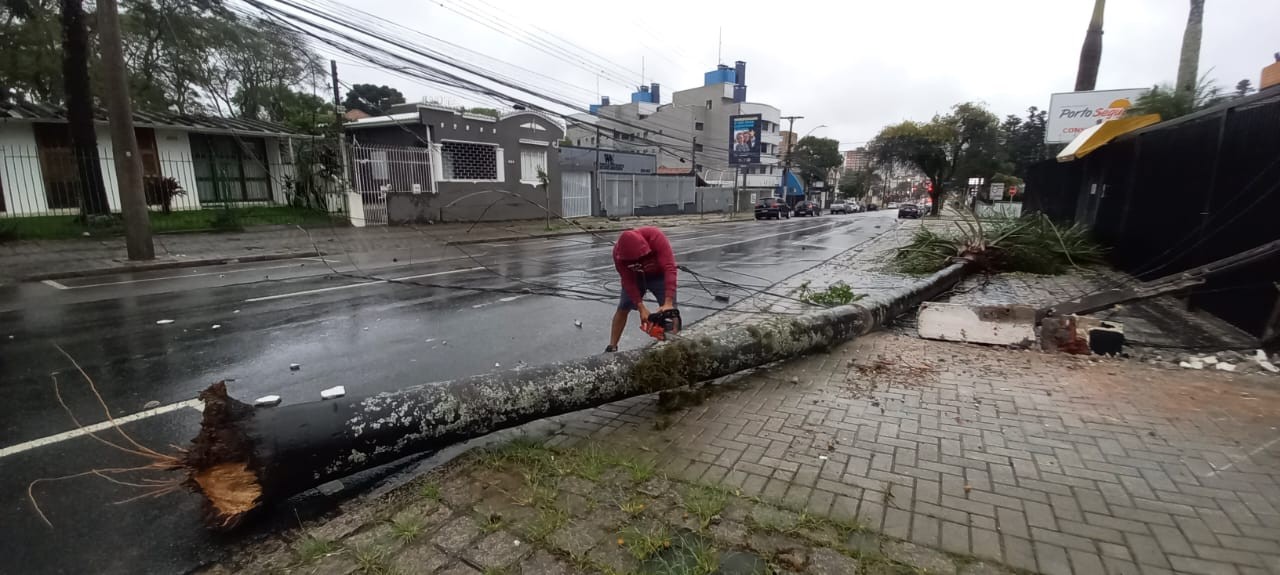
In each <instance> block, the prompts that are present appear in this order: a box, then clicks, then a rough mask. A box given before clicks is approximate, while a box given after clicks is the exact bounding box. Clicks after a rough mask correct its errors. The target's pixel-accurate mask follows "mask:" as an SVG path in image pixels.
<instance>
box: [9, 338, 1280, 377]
mask: <svg viewBox="0 0 1280 575" xmlns="http://www.w3.org/2000/svg"><path fill="white" fill-rule="evenodd" d="M9 339H13V336H9ZM1253 361H1254V362H1256V363H1257V364H1258V365H1259V366H1261V367H1262V369H1265V370H1267V371H1269V372H1271V373H1280V367H1276V366H1275V364H1273V363H1271V362H1270V361H1267V352H1265V351H1262V350H1260V349H1259V350H1256V351H1254V352H1253Z"/></svg>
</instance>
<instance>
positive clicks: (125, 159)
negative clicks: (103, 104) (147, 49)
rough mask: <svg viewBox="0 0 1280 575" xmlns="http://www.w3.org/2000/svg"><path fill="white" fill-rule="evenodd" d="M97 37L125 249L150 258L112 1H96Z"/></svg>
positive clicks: (116, 12) (116, 11)
mask: <svg viewBox="0 0 1280 575" xmlns="http://www.w3.org/2000/svg"><path fill="white" fill-rule="evenodd" d="M98 35H99V39H100V41H101V42H102V68H103V75H104V76H105V81H106V84H105V91H106V94H105V95H106V99H107V113H108V124H109V127H110V129H111V147H112V148H113V149H114V150H115V154H114V155H115V164H116V186H117V187H118V188H119V189H120V212H121V214H123V215H124V244H125V248H126V250H127V252H128V254H129V259H131V260H149V259H154V258H155V257H156V250H155V246H154V245H153V244H152V243H151V219H150V216H149V215H148V214H147V198H146V196H145V195H144V193H143V190H142V156H141V155H139V153H138V136H137V135H136V134H134V132H133V106H132V105H131V104H130V102H129V80H128V77H127V76H126V74H125V67H124V49H123V48H122V47H121V44H120V13H119V8H118V7H117V6H116V0H98Z"/></svg>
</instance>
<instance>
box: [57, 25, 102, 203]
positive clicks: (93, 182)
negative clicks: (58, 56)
mask: <svg viewBox="0 0 1280 575" xmlns="http://www.w3.org/2000/svg"><path fill="white" fill-rule="evenodd" d="M61 8H62V13H61V17H60V20H61V24H62V76H63V78H62V80H63V83H64V87H65V89H66V104H67V127H68V129H69V130H70V131H71V150H72V153H73V155H74V156H75V164H76V171H77V172H78V175H79V180H80V214H81V216H85V215H89V214H110V213H111V205H110V204H108V203H107V188H106V186H104V185H103V183H102V164H101V162H100V160H99V157H98V134H97V131H96V130H95V129H94V126H93V91H92V90H91V89H90V85H89V28H88V24H87V23H86V17H85V13H84V4H83V0H62V6H61Z"/></svg>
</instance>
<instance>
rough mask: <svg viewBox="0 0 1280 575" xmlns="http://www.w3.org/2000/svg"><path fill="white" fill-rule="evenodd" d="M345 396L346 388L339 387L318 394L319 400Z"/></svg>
mask: <svg viewBox="0 0 1280 575" xmlns="http://www.w3.org/2000/svg"><path fill="white" fill-rule="evenodd" d="M346 394H347V388H346V387H344V386H341V385H335V386H333V387H330V388H329V389H326V390H323V391H321V392H320V399H337V398H339V397H342V396H344V395H346Z"/></svg>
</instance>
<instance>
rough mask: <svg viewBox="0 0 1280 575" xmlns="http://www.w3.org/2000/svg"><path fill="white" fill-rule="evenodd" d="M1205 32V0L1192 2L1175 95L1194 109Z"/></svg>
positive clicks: (1183, 32)
mask: <svg viewBox="0 0 1280 575" xmlns="http://www.w3.org/2000/svg"><path fill="white" fill-rule="evenodd" d="M1203 30H1204V0H1191V9H1190V10H1189V11H1188V12H1187V27H1186V29H1185V30H1183V31H1182V53H1181V55H1180V56H1179V58H1178V84H1177V86H1176V87H1175V89H1174V95H1175V96H1177V98H1178V99H1179V100H1183V99H1185V101H1187V102H1190V103H1191V108H1192V109H1194V106H1195V104H1194V100H1195V94H1196V80H1197V79H1198V78H1197V76H1198V74H1199V69H1200V36H1201V34H1202V33H1203Z"/></svg>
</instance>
